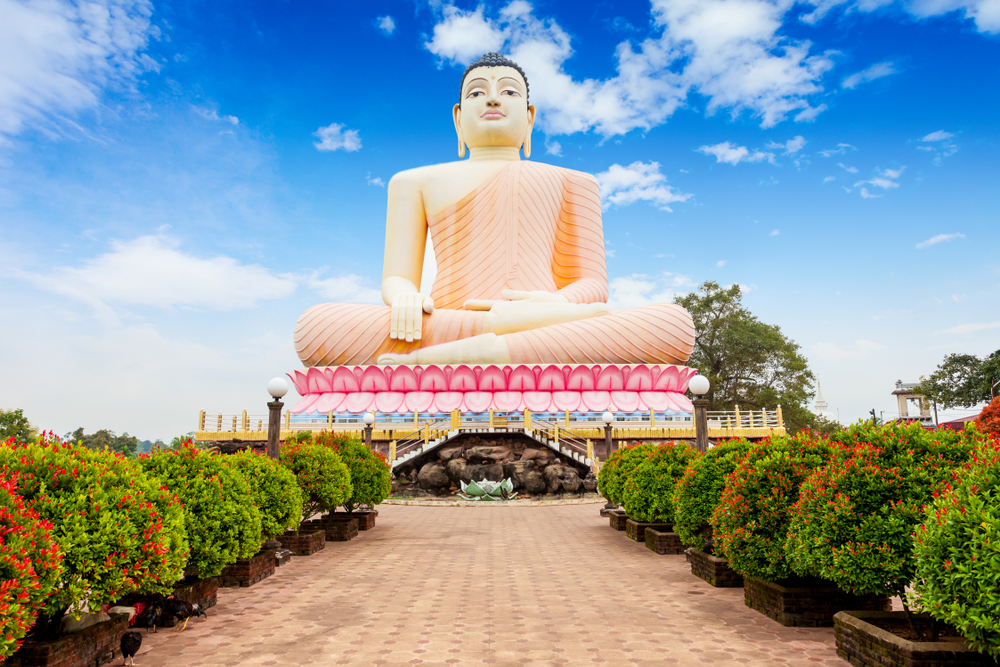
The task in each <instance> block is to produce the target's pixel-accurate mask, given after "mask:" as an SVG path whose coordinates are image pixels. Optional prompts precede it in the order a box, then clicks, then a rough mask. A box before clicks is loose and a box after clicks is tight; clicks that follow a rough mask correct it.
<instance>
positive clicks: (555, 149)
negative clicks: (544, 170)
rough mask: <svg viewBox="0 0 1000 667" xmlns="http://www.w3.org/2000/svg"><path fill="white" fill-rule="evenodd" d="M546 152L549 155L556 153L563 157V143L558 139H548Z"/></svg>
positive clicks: (557, 155)
mask: <svg viewBox="0 0 1000 667" xmlns="http://www.w3.org/2000/svg"><path fill="white" fill-rule="evenodd" d="M545 152H546V153H548V154H549V155H555V156H556V157H562V144H560V143H559V142H558V141H548V140H546V142H545Z"/></svg>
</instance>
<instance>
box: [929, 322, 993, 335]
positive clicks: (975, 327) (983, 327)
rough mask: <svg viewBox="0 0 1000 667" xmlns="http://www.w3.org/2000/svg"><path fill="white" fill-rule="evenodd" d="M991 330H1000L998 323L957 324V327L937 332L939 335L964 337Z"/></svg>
mask: <svg viewBox="0 0 1000 667" xmlns="http://www.w3.org/2000/svg"><path fill="white" fill-rule="evenodd" d="M993 329H1000V322H977V323H975V324H959V325H958V326H957V327H948V328H947V329H944V330H943V331H938V332H937V333H939V334H957V335H964V334H970V333H976V332H977V331H992V330H993Z"/></svg>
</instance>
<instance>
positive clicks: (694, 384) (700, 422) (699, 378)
mask: <svg viewBox="0 0 1000 667" xmlns="http://www.w3.org/2000/svg"><path fill="white" fill-rule="evenodd" d="M711 387H712V385H711V384H710V383H709V381H708V378H707V377H705V376H704V375H695V376H694V377H693V378H691V381H690V382H688V389H689V390H690V391H691V393H692V394H694V396H695V398H694V400H693V401H691V403H692V404H693V405H694V444H695V449H697V450H698V451H699V452H707V451H708V410H707V408H708V399H707V398H704V396H705V394H707V393H708V390H709V389H710V388H711Z"/></svg>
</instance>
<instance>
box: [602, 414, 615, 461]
mask: <svg viewBox="0 0 1000 667" xmlns="http://www.w3.org/2000/svg"><path fill="white" fill-rule="evenodd" d="M614 420H615V416H614V415H613V414H611V413H610V412H605V413H604V414H603V415H601V421H603V422H604V460H605V461H607V460H608V457H609V456H611V423H612V422H613V421H614Z"/></svg>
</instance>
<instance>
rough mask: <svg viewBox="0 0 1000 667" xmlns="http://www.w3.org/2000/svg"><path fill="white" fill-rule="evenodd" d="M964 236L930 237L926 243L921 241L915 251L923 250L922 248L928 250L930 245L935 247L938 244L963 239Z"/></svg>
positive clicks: (943, 235)
mask: <svg viewBox="0 0 1000 667" xmlns="http://www.w3.org/2000/svg"><path fill="white" fill-rule="evenodd" d="M964 238H965V234H938V235H937V236H932V237H930V238H929V239H927V240H926V241H921V242H920V243H918V244H917V250H923V249H924V248H930V247H931V246H932V245H937V244H938V243H945V242H947V241H954V240H955V239H964Z"/></svg>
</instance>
